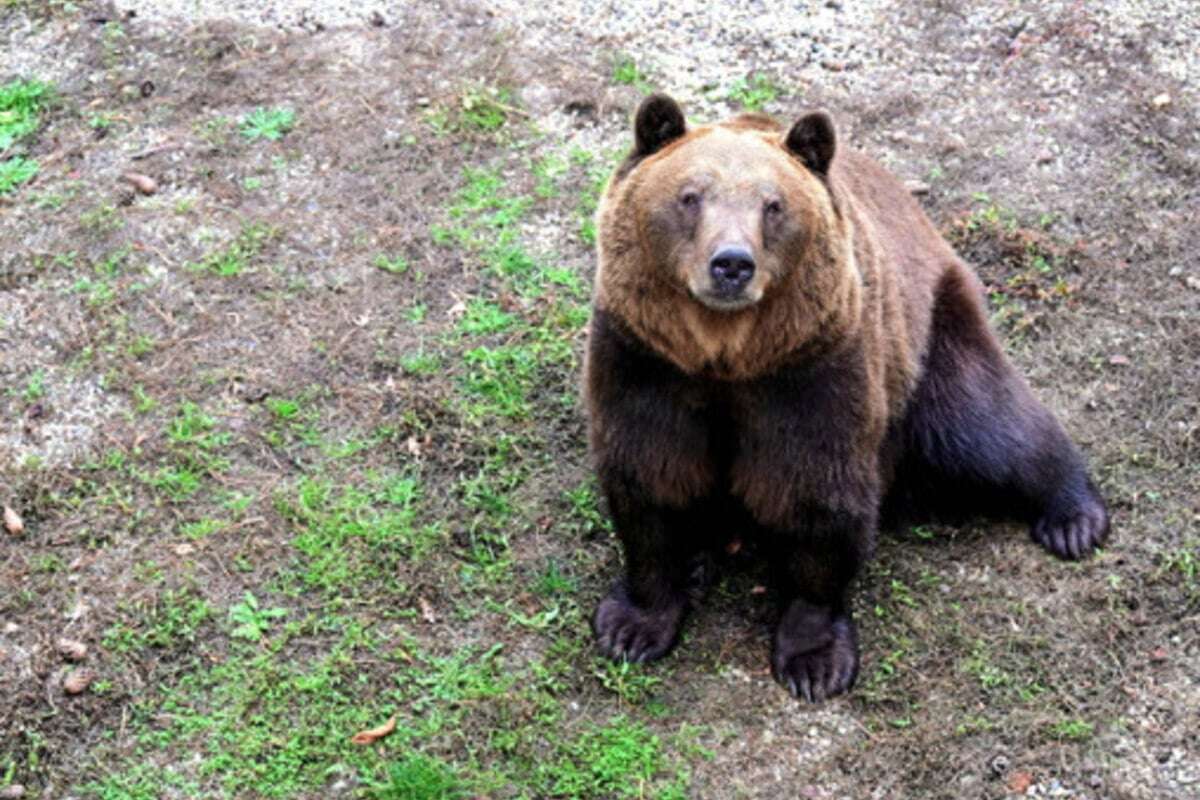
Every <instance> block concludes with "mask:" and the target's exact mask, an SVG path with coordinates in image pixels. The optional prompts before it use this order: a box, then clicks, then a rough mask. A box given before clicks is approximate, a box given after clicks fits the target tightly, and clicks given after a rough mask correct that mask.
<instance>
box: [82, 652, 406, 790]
mask: <svg viewBox="0 0 1200 800" xmlns="http://www.w3.org/2000/svg"><path fill="white" fill-rule="evenodd" d="M353 636H356V637H358V638H361V633H358V632H356V631H347V634H346V636H345V637H344V640H343V642H341V643H339V644H335V645H334V646H333V648H332V649H331V650H330V652H328V653H327V654H325V655H324V656H322V657H319V658H314V659H304V658H299V657H280V656H278V655H277V654H276V653H275V652H271V651H266V652H264V651H261V650H259V649H258V648H257V646H254V645H240V646H238V648H237V650H236V651H235V652H234V653H233V654H230V655H228V656H225V657H223V658H220V659H214V662H215V663H212V664H211V666H209V665H207V664H206V665H204V666H201V667H200V668H198V669H197V670H195V671H194V672H190V673H187V674H184V675H183V676H182V677H181V678H179V679H178V681H177V682H176V683H174V684H173V685H169V686H163V687H161V689H160V698H158V700H157V702H156V703H154V704H153V705H149V704H147V705H145V706H143V708H144V710H143V711H141V712H140V714H139V716H138V717H137V718H136V719H135V720H134V725H135V726H136V729H137V730H138V733H137V748H136V752H135V753H134V755H133V756H131V757H129V759H130V761H131V764H132V765H137V764H145V763H146V762H147V760H148V758H150V757H151V755H150V754H151V753H154V752H162V751H164V750H167V751H168V752H182V753H188V754H189V755H188V757H187V758H186V764H184V759H182V758H181V759H180V761H179V765H178V766H176V767H174V769H175V770H177V771H180V772H182V773H184V774H183V775H179V776H178V777H177V778H176V780H177V781H180V782H184V783H186V784H187V785H190V786H192V787H195V788H193V789H192V790H191V791H189V792H187V793H186V796H189V797H210V798H215V799H218V800H236V798H244V797H261V798H291V797H300V796H305V797H310V796H321V795H322V794H323V793H324V791H325V790H326V789H327V787H328V785H329V782H330V781H331V780H333V779H335V777H334V776H335V775H336V774H338V773H343V774H347V775H352V776H353V775H362V776H363V777H365V778H372V777H375V776H376V775H381V774H382V768H383V763H382V759H381V757H380V755H379V754H378V753H377V752H376V750H375V748H363V747H357V748H356V747H353V746H351V745H349V744H348V742H347V739H348V738H349V736H350V735H351V734H353V733H354V732H355V731H357V730H362V729H364V728H367V727H371V726H372V724H373V723H372V720H373V719H374V717H375V716H376V715H377V714H378V713H381V712H380V709H379V708H378V706H377V704H375V703H372V702H369V701H368V702H364V698H363V697H362V696H361V694H360V684H359V682H358V681H356V680H355V676H356V674H357V673H358V669H357V668H356V666H355V663H354V661H353V659H352V655H353V653H354V651H355V650H356V649H357V647H356V644H354V643H353V642H354V639H353V638H352V637H353ZM347 640H348V641H347ZM386 708H387V706H384V709H385V710H386ZM397 738H399V735H397ZM127 774H128V773H127V771H126V770H124V769H119V768H118V769H113V770H112V772H110V773H109V775H108V776H106V777H104V778H101V779H99V780H97V781H95V782H93V783H90V784H87V785H86V786H85V787H82V788H83V794H84V796H85V797H95V798H105V799H107V798H118V797H120V798H123V797H129V796H134V797H136V796H138V795H130V794H128V793H127V790H126V791H122V790H121V788H122V784H124V783H126V779H125V776H126V775H127ZM160 791H161V788H160ZM150 796H153V797H160V796H161V794H153V795H150Z"/></svg>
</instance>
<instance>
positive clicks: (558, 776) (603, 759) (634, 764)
mask: <svg viewBox="0 0 1200 800" xmlns="http://www.w3.org/2000/svg"><path fill="white" fill-rule="evenodd" d="M537 782H538V784H539V786H538V789H539V790H540V796H543V797H607V798H641V797H646V796H652V797H656V798H663V800H667V799H668V798H672V799H673V798H680V799H682V798H684V797H686V793H685V792H686V789H687V775H686V772H684V771H682V770H674V771H672V770H671V769H670V767H669V765H668V764H667V760H666V756H665V753H664V750H663V745H662V741H661V740H660V739H659V737H658V736H657V735H655V734H653V733H651V732H650V731H649V730H647V729H646V727H645V726H643V725H642V724H641V723H639V722H636V721H632V720H629V719H626V718H624V717H616V718H615V719H612V720H610V721H609V722H608V723H607V724H605V725H591V726H589V727H588V729H587V730H585V731H584V732H583V733H581V734H580V735H578V736H576V737H575V738H573V739H570V740H568V741H565V742H560V743H559V744H558V746H557V748H556V750H555V753H554V755H553V756H552V757H551V758H550V759H549V760H548V762H546V763H543V764H540V765H539V766H538V771H537Z"/></svg>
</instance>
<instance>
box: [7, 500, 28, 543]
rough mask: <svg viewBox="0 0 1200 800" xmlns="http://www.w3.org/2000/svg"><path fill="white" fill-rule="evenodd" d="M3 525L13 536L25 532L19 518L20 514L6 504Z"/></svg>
mask: <svg viewBox="0 0 1200 800" xmlns="http://www.w3.org/2000/svg"><path fill="white" fill-rule="evenodd" d="M4 527H5V528H6V529H7V530H8V532H9V533H11V534H12V535H13V536H20V535H21V534H22V533H24V532H25V523H24V522H23V521H22V520H21V515H20V514H18V513H17V512H16V511H13V510H12V509H11V508H9V507H8V506H5V507H4Z"/></svg>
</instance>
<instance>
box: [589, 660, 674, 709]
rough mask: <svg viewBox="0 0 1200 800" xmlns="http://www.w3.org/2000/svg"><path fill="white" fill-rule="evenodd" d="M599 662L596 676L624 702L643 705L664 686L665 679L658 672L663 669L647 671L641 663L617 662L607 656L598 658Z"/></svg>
mask: <svg viewBox="0 0 1200 800" xmlns="http://www.w3.org/2000/svg"><path fill="white" fill-rule="evenodd" d="M597 663H598V664H599V668H598V669H597V670H596V677H597V678H599V679H600V685H601V686H603V687H604V688H605V689H607V690H608V691H610V692H612V693H613V694H615V695H616V696H617V697H619V698H620V699H621V701H622V702H624V703H628V704H630V705H641V704H642V703H644V702H646V701H647V700H648V699H650V698H651V697H652V696H653V695H654V692H655V691H657V689H658V688H659V687H660V686H662V682H663V679H662V678H661V677H659V676H658V674H656V673H657V672H661V669H656V671H655V672H646V671H645V669H644V668H643V666H642V665H641V664H630V663H629V662H628V661H621V662H615V661H612V660H610V659H607V658H601V659H597Z"/></svg>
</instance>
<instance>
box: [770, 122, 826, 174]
mask: <svg viewBox="0 0 1200 800" xmlns="http://www.w3.org/2000/svg"><path fill="white" fill-rule="evenodd" d="M783 141H784V144H785V145H787V149H788V150H790V151H792V153H794V154H795V155H797V156H799V158H800V160H801V161H803V162H804V165H805V166H806V167H808V168H809V169H811V170H812V171H813V172H815V173H817V174H818V175H828V174H829V164H830V162H832V161H833V153H834V151H835V150H836V149H837V134H836V133H834V132H833V120H832V119H830V118H829V115H828V114H827V113H825V112H824V111H812V112H810V113H808V114H805V115H804V116H803V117H801V118H800V119H798V120H796V124H795V125H793V126H792V129H791V130H790V131H788V134H787V137H786V138H785V139H784V140H783Z"/></svg>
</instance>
